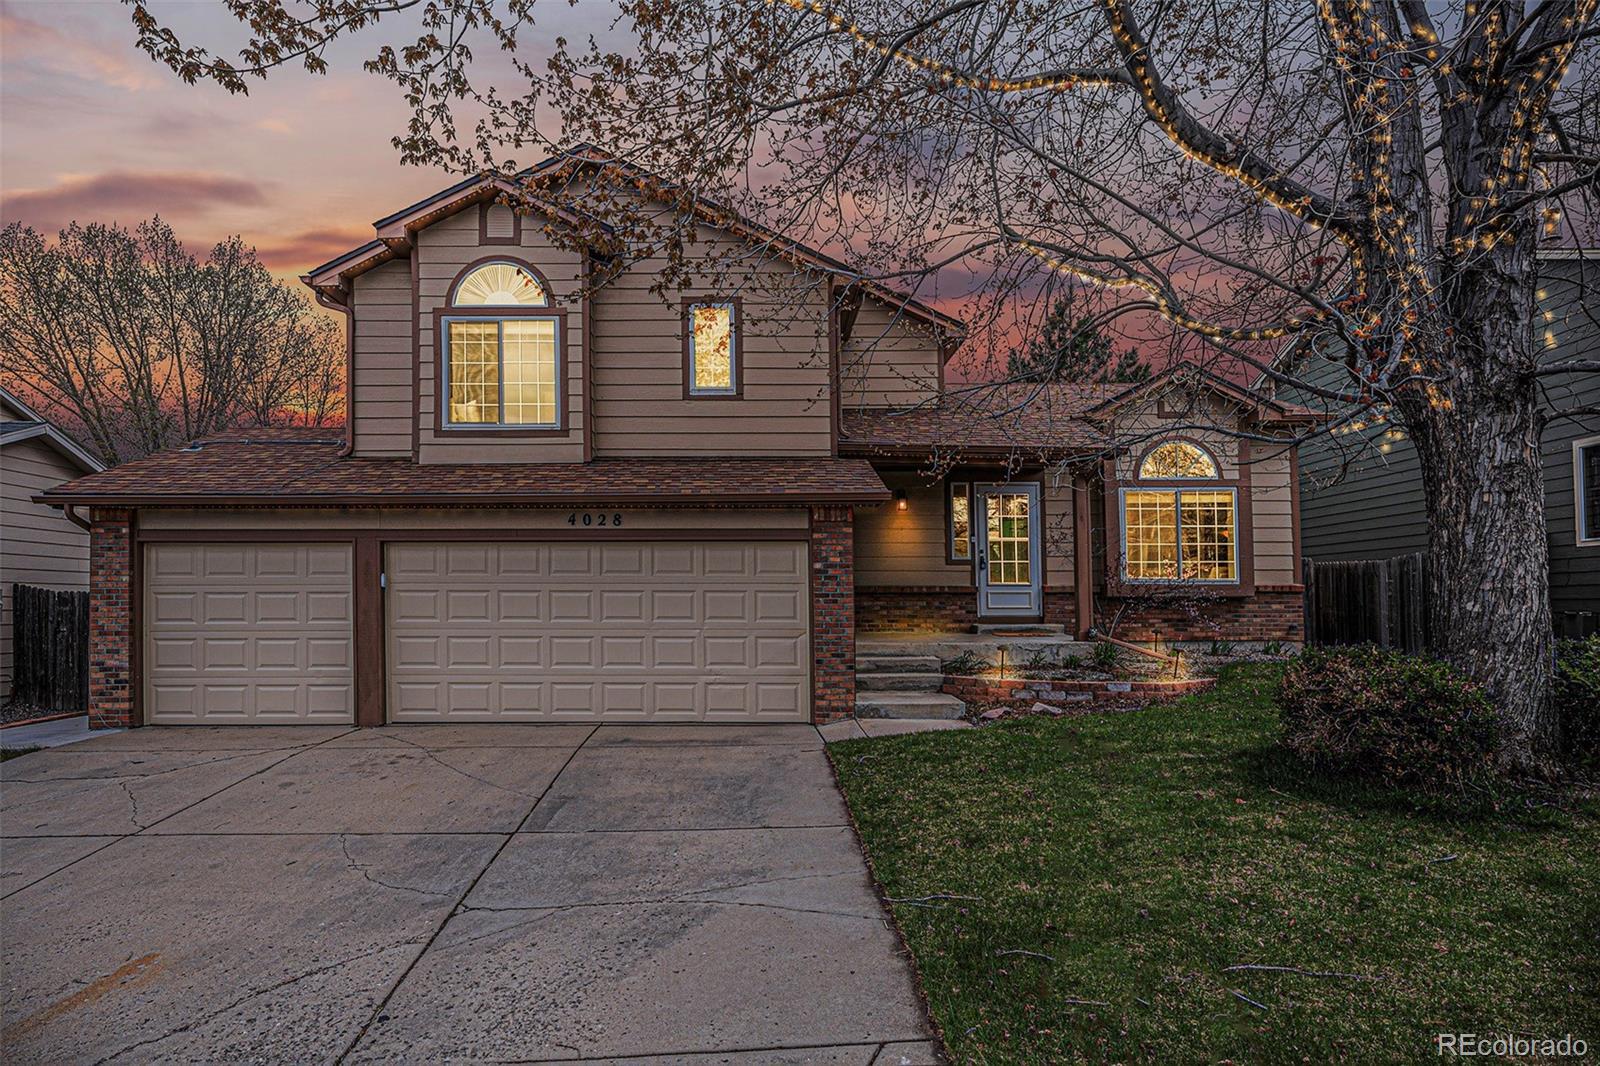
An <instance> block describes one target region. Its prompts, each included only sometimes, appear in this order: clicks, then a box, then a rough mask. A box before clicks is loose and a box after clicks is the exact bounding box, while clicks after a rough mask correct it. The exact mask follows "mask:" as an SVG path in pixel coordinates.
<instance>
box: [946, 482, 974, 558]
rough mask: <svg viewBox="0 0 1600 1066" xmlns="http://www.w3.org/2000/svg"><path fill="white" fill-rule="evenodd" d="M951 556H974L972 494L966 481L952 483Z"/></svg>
mask: <svg viewBox="0 0 1600 1066" xmlns="http://www.w3.org/2000/svg"><path fill="white" fill-rule="evenodd" d="M950 558H952V559H971V558H972V494H971V490H970V489H969V488H968V487H967V482H965V481H952V482H951V483H950Z"/></svg>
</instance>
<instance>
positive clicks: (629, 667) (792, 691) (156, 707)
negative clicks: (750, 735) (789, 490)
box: [143, 541, 811, 724]
mask: <svg viewBox="0 0 1600 1066" xmlns="http://www.w3.org/2000/svg"><path fill="white" fill-rule="evenodd" d="M147 552H148V555H147V557H146V570H145V612H144V618H145V651H144V658H143V663H144V676H145V717H146V720H147V721H149V722H151V723H153V724H174V723H201V722H203V723H206V724H215V723H225V722H239V723H250V722H258V723H284V722H307V723H315V722H351V721H353V720H354V714H355V675H356V662H355V657H356V651H355V645H356V641H355V633H354V612H353V601H354V596H353V581H354V580H355V577H354V575H353V568H352V559H351V557H352V552H351V549H350V547H349V546H348V545H340V544H328V545H299V544H287V545H269V544H189V543H184V544H156V545H151V546H150V547H149V548H148V549H147ZM384 575H385V584H386V586H387V587H386V589H385V591H384V593H383V598H384V634H383V642H382V647H383V650H384V655H383V658H384V662H383V678H384V680H383V685H384V697H385V699H384V702H385V705H386V715H387V719H388V720H389V721H391V722H440V721H459V722H481V721H546V720H555V721H642V720H662V721H693V720H702V719H703V720H713V721H806V720H807V719H808V718H809V704H810V682H809V677H810V656H811V651H810V634H809V625H808V615H809V610H808V603H807V598H806V548H805V545H804V544H803V543H801V542H789V541H749V542H743V541H707V542H693V541H659V542H658V541H637V542H634V541H629V542H620V541H618V542H606V543H603V544H593V543H579V542H570V541H562V542H549V543H546V542H529V541H507V542H498V543H476V542H472V543H468V542H438V543H423V542H410V541H397V542H392V543H390V544H388V545H387V547H386V549H385V557H384Z"/></svg>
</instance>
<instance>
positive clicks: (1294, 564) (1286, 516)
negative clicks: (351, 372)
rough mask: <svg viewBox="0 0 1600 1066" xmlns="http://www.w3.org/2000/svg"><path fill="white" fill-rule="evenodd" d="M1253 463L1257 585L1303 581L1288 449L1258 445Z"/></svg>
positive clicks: (1253, 530)
mask: <svg viewBox="0 0 1600 1066" xmlns="http://www.w3.org/2000/svg"><path fill="white" fill-rule="evenodd" d="M1255 447H1256V451H1254V452H1252V454H1253V455H1255V456H1257V457H1256V458H1254V459H1253V460H1252V461H1251V463H1250V512H1251V517H1252V522H1253V525H1252V529H1251V533H1252V535H1253V537H1254V541H1255V543H1254V546H1253V547H1254V551H1255V567H1256V584H1258V585H1290V584H1297V583H1298V582H1299V573H1300V567H1299V561H1298V560H1297V559H1295V556H1294V497H1293V490H1292V488H1291V484H1292V477H1293V466H1292V464H1291V460H1290V453H1288V452H1281V453H1280V452H1274V451H1268V450H1267V449H1266V448H1264V447H1262V446H1261V445H1256V446H1255Z"/></svg>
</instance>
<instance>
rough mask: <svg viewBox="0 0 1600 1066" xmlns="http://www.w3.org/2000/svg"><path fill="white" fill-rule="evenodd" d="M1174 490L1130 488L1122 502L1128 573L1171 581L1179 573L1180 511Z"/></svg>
mask: <svg viewBox="0 0 1600 1066" xmlns="http://www.w3.org/2000/svg"><path fill="white" fill-rule="evenodd" d="M1174 498H1175V497H1174V494H1173V493H1171V492H1155V491H1152V490H1148V489H1138V490H1130V491H1129V492H1128V493H1127V494H1126V495H1125V496H1124V497H1123V502H1122V515H1123V520H1122V528H1123V530H1124V537H1125V542H1126V547H1125V549H1124V552H1125V554H1126V556H1127V565H1126V569H1127V576H1128V577H1129V578H1131V579H1133V580H1135V581H1170V580H1171V579H1172V578H1174V577H1176V576H1177V573H1178V515H1177V510H1176V508H1175V507H1174V506H1173V500H1174Z"/></svg>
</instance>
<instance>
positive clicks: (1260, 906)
mask: <svg viewBox="0 0 1600 1066" xmlns="http://www.w3.org/2000/svg"><path fill="white" fill-rule="evenodd" d="M1276 676H1277V671H1276V668H1273V667H1268V666H1254V667H1240V668H1235V669H1233V670H1230V671H1228V672H1226V673H1225V674H1224V676H1223V679H1222V682H1221V684H1220V685H1219V687H1218V688H1217V689H1216V690H1215V691H1214V692H1211V693H1207V694H1204V695H1201V696H1194V697H1189V698H1187V699H1185V700H1182V701H1179V702H1177V703H1173V704H1168V705H1166V706H1157V707H1151V708H1148V709H1145V710H1140V711H1135V712H1131V713H1126V714H1108V715H1098V716H1089V717H1082V718H1068V719H1058V720H1051V719H1045V718H1028V719H1023V720H1018V721H1012V722H1006V723H1002V724H999V725H996V726H992V727H989V728H985V729H982V730H978V731H974V732H964V733H963V732H951V733H929V734H921V735H915V736H907V737H900V738H894V739H887V740H867V741H853V742H850V743H846V744H839V745H836V746H834V747H833V748H832V749H831V751H832V755H833V759H834V762H835V764H836V766H837V768H838V771H839V776H840V779H841V781H842V783H843V785H844V789H845V794H846V796H847V798H848V800H849V803H850V807H851V810H852V812H853V814H854V816H855V819H856V821H857V823H858V825H859V827H860V830H861V834H862V837H863V839H864V841H865V843H866V846H867V851H868V855H869V858H870V859H871V862H872V865H873V869H874V872H875V874H876V876H877V878H878V880H879V881H880V882H881V883H882V885H883V887H884V890H885V892H886V894H887V895H888V896H889V897H890V898H891V900H895V901H899V902H894V903H893V907H894V911H895V916H896V918H897V919H898V921H899V923H900V925H901V927H902V929H903V930H904V932H905V936H906V939H907V941H908V942H909V944H910V947H911V949H912V952H913V953H914V955H915V956H916V963H917V969H918V972H919V974H920V977H921V981H922V986H923V989H924V991H925V993H926V995H927V997H928V1000H929V1002H930V1004H931V1006H932V1010H933V1015H934V1020H935V1021H936V1022H937V1023H938V1025H939V1026H940V1027H941V1028H942V1030H943V1033H944V1037H945V1040H946V1042H947V1044H948V1045H949V1048H950V1050H951V1052H952V1054H953V1055H954V1057H955V1058H956V1059H957V1060H958V1061H962V1062H985V1063H996V1062H1018V1063H1037V1062H1046V1061H1060V1060H1073V1059H1081V1060H1094V1061H1102V1060H1112V1061H1156V1062H1219V1061H1224V1060H1232V1061H1235V1062H1300V1061H1311V1062H1322V1061H1328V1060H1341V1061H1357V1062H1414V1061H1418V1060H1420V1059H1423V1058H1432V1057H1434V1055H1435V1046H1434V1042H1433V1037H1434V1034H1435V1033H1438V1032H1441V1031H1450V1032H1457V1031H1465V1032H1475V1033H1478V1034H1489V1033H1506V1032H1511V1033H1516V1034H1523V1035H1529V1034H1531V1035H1536V1036H1545V1035H1554V1036H1560V1035H1561V1034H1564V1033H1568V1032H1570V1033H1572V1034H1574V1035H1575V1036H1580V1037H1584V1038H1586V1039H1587V1040H1588V1043H1589V1048H1590V1050H1591V1053H1592V1052H1593V1050H1594V1049H1595V1047H1596V1046H1597V1045H1600V831H1597V830H1600V804H1596V803H1594V802H1592V801H1590V802H1587V803H1584V804H1580V805H1578V806H1577V807H1576V808H1574V809H1567V810H1558V809H1555V808H1552V807H1543V808H1537V809H1535V810H1533V811H1531V812H1529V811H1526V810H1523V811H1521V812H1519V813H1516V814H1498V815H1489V816H1481V817H1465V816H1456V817H1451V816H1447V815H1442V814H1438V813H1423V812H1419V811H1416V810H1413V809H1411V808H1410V807H1409V806H1408V805H1406V804H1405V803H1403V802H1400V801H1397V800H1395V799H1393V798H1391V797H1388V796H1385V795H1383V794H1380V793H1377V792H1373V791H1368V790H1366V789H1363V788H1359V787H1355V786H1351V785H1346V784H1337V783H1332V782H1327V781H1320V780H1317V779H1314V778H1312V777H1310V776H1309V775H1307V774H1306V773H1305V772H1304V771H1302V770H1301V769H1299V768H1298V767H1297V766H1295V765H1294V764H1293V763H1291V762H1289V761H1287V760H1286V759H1285V758H1284V757H1282V756H1280V755H1279V754H1278V753H1277V752H1276V750H1275V749H1274V748H1273V741H1274V738H1275V735H1276V728H1277V723H1276V716H1275V712H1274V710H1273V708H1272V703H1271V691H1272V686H1273V682H1274V681H1275V679H1276ZM1242 966H1260V967H1292V968H1296V969H1297V970H1299V971H1305V972H1290V971H1286V970H1271V969H1238V968H1237V967H1242Z"/></svg>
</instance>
